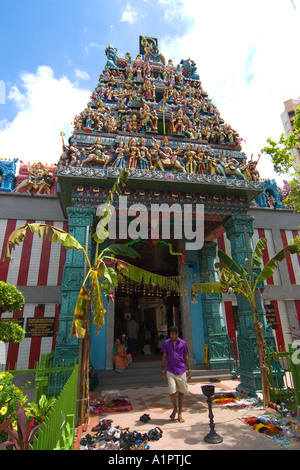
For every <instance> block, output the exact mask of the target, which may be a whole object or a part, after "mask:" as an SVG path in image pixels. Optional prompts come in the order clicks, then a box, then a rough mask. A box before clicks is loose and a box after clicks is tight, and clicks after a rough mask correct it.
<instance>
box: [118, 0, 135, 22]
mask: <svg viewBox="0 0 300 470" xmlns="http://www.w3.org/2000/svg"><path fill="white" fill-rule="evenodd" d="M137 19H138V13H137V10H136V9H135V8H133V7H132V6H131V5H130V4H129V3H127V5H126V8H125V10H124V11H123V13H122V15H121V19H120V21H121V22H124V21H125V22H127V23H129V24H130V25H132V24H134V23H136V22H137Z"/></svg>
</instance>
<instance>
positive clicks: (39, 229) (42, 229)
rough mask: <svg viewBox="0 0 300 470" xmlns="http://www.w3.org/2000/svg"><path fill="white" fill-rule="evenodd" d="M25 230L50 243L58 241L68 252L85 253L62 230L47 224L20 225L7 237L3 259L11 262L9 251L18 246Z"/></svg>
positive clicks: (75, 241)
mask: <svg viewBox="0 0 300 470" xmlns="http://www.w3.org/2000/svg"><path fill="white" fill-rule="evenodd" d="M27 230H30V231H31V232H32V233H36V234H37V235H38V236H39V237H43V236H44V237H45V238H47V237H48V238H49V239H50V241H51V242H54V243H56V242H58V241H60V242H61V244H62V246H63V247H65V248H66V249H68V250H73V249H75V250H79V251H83V252H84V253H85V250H84V248H83V246H82V245H81V244H80V243H79V242H78V241H77V240H76V238H74V237H72V235H70V234H69V233H68V232H65V231H64V230H62V229H60V228H58V227H53V226H51V225H47V224H41V223H34V224H27V223H26V224H25V225H22V226H20V227H18V228H16V229H15V230H14V231H13V232H12V233H11V234H10V236H9V238H8V240H7V245H6V250H5V255H4V259H3V261H5V260H9V261H11V260H12V258H11V250H14V249H15V247H16V245H19V244H20V243H21V242H22V241H23V239H24V237H25V235H26V232H27Z"/></svg>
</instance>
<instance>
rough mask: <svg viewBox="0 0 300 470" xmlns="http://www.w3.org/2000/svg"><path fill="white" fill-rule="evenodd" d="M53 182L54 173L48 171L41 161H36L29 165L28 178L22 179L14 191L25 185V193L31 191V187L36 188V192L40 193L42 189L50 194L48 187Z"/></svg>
mask: <svg viewBox="0 0 300 470" xmlns="http://www.w3.org/2000/svg"><path fill="white" fill-rule="evenodd" d="M54 182H55V177H54V174H53V173H52V172H49V171H48V170H47V168H45V167H44V165H43V164H42V163H41V162H38V163H35V164H34V165H32V166H30V167H29V171H28V178H27V179H25V180H23V181H22V182H21V183H20V184H19V185H18V186H17V187H16V189H15V190H14V191H15V192H18V191H19V190H20V189H21V188H24V187H26V192H27V193H31V192H32V190H33V189H37V190H38V191H37V194H40V193H41V192H43V191H44V190H45V191H46V193H47V194H50V187H51V186H52V184H53V183H54Z"/></svg>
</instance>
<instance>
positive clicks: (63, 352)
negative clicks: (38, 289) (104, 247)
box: [54, 207, 95, 366]
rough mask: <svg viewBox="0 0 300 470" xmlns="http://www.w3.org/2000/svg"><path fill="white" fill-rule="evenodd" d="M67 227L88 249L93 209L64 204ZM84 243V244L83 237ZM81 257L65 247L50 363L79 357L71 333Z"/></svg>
mask: <svg viewBox="0 0 300 470" xmlns="http://www.w3.org/2000/svg"><path fill="white" fill-rule="evenodd" d="M67 214H68V226H69V228H68V231H69V233H70V235H72V236H73V237H74V238H76V240H78V241H79V243H80V244H81V245H82V246H84V247H86V246H88V254H89V256H90V253H91V240H92V239H91V236H92V226H93V221H94V215H95V210H94V209H90V208H81V207H68V208H67ZM87 236H88V244H87V245H86V237H87ZM84 260H85V257H84V254H83V253H82V252H81V251H76V250H67V255H66V263H65V266H64V271H63V279H62V286H61V290H62V302H61V311H60V316H59V329H58V333H57V337H56V345H55V351H54V365H58V366H60V365H62V364H65V365H66V364H73V363H74V362H75V361H78V358H79V340H78V339H77V338H76V336H71V327H72V321H73V314H74V309H75V305H76V301H77V297H78V293H79V290H80V287H81V285H82V282H83V279H84V270H85V263H84Z"/></svg>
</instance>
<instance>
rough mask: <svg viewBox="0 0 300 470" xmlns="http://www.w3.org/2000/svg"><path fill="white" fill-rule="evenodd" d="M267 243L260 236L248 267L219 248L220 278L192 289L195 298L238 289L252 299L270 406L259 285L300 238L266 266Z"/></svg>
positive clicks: (296, 249)
mask: <svg viewBox="0 0 300 470" xmlns="http://www.w3.org/2000/svg"><path fill="white" fill-rule="evenodd" d="M267 243H268V241H267V239H266V238H260V239H259V240H258V242H257V244H256V246H255V248H254V250H253V254H252V257H251V259H250V256H248V258H246V259H245V267H243V266H239V265H238V264H237V263H236V262H235V261H234V260H233V259H232V258H231V257H230V256H228V255H227V254H226V253H224V252H223V251H222V250H218V256H219V259H220V262H217V263H215V267H216V268H217V269H219V271H220V280H219V281H216V282H204V283H195V284H193V286H192V291H191V295H192V297H194V296H196V295H197V294H199V293H202V294H204V293H226V292H234V293H236V294H240V295H242V296H244V297H245V298H246V299H247V300H248V302H249V304H250V307H251V311H252V315H253V322H254V331H255V336H256V343H257V353H258V358H259V366H260V370H261V380H262V390H263V397H264V403H265V404H266V405H267V404H268V403H269V402H270V385H269V379H268V366H267V364H266V358H265V350H266V343H265V340H264V336H263V329H262V324H261V322H260V321H259V312H258V306H257V292H258V286H259V285H260V283H263V282H264V281H266V280H267V279H268V278H269V277H271V276H272V275H273V273H274V271H275V269H276V268H277V263H278V262H280V261H282V260H283V259H285V258H286V257H287V256H288V254H294V253H299V252H300V243H299V240H298V241H297V240H296V241H295V242H293V243H291V244H290V245H287V246H285V247H283V248H282V249H281V250H280V251H278V252H277V253H276V254H275V255H274V256H273V257H272V258H271V259H270V260H269V261H268V263H267V264H266V265H265V266H264V267H262V262H263V250H264V249H265V248H266V246H267ZM255 270H260V272H259V273H258V275H256V276H254V275H253V272H254V271H255Z"/></svg>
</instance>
